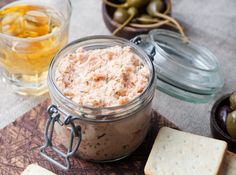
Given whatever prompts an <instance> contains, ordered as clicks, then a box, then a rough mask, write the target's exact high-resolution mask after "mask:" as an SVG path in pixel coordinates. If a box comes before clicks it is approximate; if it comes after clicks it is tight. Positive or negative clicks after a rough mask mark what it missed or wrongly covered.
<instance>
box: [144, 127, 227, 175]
mask: <svg viewBox="0 0 236 175" xmlns="http://www.w3.org/2000/svg"><path fill="white" fill-rule="evenodd" d="M226 148H227V143H226V142H224V141H220V140H216V139H212V138H207V137H203V136H198V135H194V134H191V133H186V132H182V131H178V130H175V129H171V128H168V127H163V128H161V129H160V131H159V133H158V136H157V138H156V140H155V143H154V145H153V147H152V150H151V153H150V155H149V158H148V161H147V163H146V166H145V170H144V171H145V174H146V175H217V174H218V172H219V168H220V165H221V163H222V161H223V157H224V154H225V151H226Z"/></svg>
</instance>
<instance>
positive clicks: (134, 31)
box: [102, 0, 174, 39]
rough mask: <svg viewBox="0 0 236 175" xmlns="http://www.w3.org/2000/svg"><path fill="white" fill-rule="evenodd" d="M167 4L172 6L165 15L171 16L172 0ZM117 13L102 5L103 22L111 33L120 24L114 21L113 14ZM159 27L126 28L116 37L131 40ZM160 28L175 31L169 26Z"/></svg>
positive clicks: (111, 8) (113, 9)
mask: <svg viewBox="0 0 236 175" xmlns="http://www.w3.org/2000/svg"><path fill="white" fill-rule="evenodd" d="M165 3H168V4H170V8H169V9H167V10H166V11H165V12H164V14H168V15H170V14H171V9H172V2H171V0H165ZM114 11H115V8H113V7H110V6H108V5H106V4H104V3H102V14H103V20H104V22H105V25H106V27H107V28H108V30H109V31H110V32H113V31H114V30H115V29H117V28H118V27H119V26H120V24H118V23H117V22H115V21H114V20H113V19H112V16H113V13H114ZM156 28H157V27H154V28H136V27H131V26H126V27H124V28H123V29H122V30H121V31H119V32H118V33H117V34H116V36H119V37H123V38H126V39H131V38H133V37H135V36H137V35H140V34H144V33H148V32H149V31H150V30H152V29H156ZM159 28H165V29H170V30H174V29H173V28H170V27H169V26H166V25H163V26H161V27H159Z"/></svg>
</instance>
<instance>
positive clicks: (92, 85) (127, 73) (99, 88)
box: [55, 46, 150, 107]
mask: <svg viewBox="0 0 236 175" xmlns="http://www.w3.org/2000/svg"><path fill="white" fill-rule="evenodd" d="M149 74H150V72H149V70H148V68H147V67H146V66H144V65H143V64H142V62H141V59H140V57H139V56H138V55H136V54H135V53H134V52H133V51H132V50H131V48H130V47H128V46H127V47H121V46H114V47H108V48H104V49H94V50H84V49H83V48H78V49H77V51H76V52H75V53H71V54H68V55H66V56H65V58H64V59H63V60H61V62H60V63H59V65H58V68H57V71H56V75H55V76H56V84H57V86H58V88H59V90H60V91H61V92H62V93H63V95H64V96H66V97H67V98H69V99H71V100H72V101H74V102H75V103H77V104H78V105H81V106H90V107H113V106H120V105H125V104H127V103H128V102H130V101H132V100H133V99H134V98H136V97H137V96H139V95H140V94H141V93H142V92H143V91H144V89H145V88H146V87H147V85H148V81H149Z"/></svg>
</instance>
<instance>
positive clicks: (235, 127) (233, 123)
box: [226, 111, 236, 138]
mask: <svg viewBox="0 0 236 175" xmlns="http://www.w3.org/2000/svg"><path fill="white" fill-rule="evenodd" d="M226 129H227V131H228V133H229V135H230V136H231V137H232V138H236V111H233V112H231V113H229V114H228V116H227V119H226Z"/></svg>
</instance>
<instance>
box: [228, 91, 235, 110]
mask: <svg viewBox="0 0 236 175" xmlns="http://www.w3.org/2000/svg"><path fill="white" fill-rule="evenodd" d="M229 101H230V107H231V108H232V109H233V110H236V92H234V93H233V94H232V95H230V97H229Z"/></svg>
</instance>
